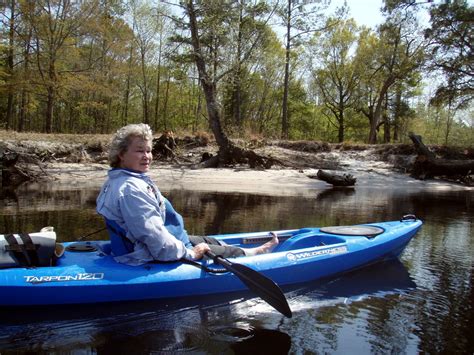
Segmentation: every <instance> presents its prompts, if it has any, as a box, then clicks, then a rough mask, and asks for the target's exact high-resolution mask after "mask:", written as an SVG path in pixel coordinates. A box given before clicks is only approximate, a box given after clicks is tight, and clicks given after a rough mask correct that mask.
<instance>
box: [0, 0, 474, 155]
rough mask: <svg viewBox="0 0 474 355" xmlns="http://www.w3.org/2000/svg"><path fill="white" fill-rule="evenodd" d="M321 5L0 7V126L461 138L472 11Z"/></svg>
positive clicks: (292, 1) (117, 2)
mask: <svg viewBox="0 0 474 355" xmlns="http://www.w3.org/2000/svg"><path fill="white" fill-rule="evenodd" d="M329 3H330V1H327V0H313V1H308V0H279V1H278V0H266V1H260V0H206V1H196V0H194V1H192V0H186V1H171V0H170V1H163V0H161V1H152V0H85V1H81V0H37V1H32V0H4V1H2V2H0V33H1V37H0V93H1V94H0V129H3V130H11V131H17V132H43V133H70V134H85V133H86V134H104V133H111V132H113V131H114V130H116V129H117V128H119V127H121V126H122V125H125V124H127V123H138V122H144V123H148V124H150V126H151V127H152V128H153V130H154V131H155V132H156V133H157V134H159V133H161V132H164V131H173V132H179V133H186V134H198V133H199V132H210V133H212V134H214V136H215V137H216V140H217V142H218V143H219V146H222V145H223V144H224V145H225V144H226V140H227V137H231V138H240V137H264V138H273V139H277V138H278V139H279V138H281V139H291V140H319V141H327V142H361V143H369V144H375V143H399V142H407V141H409V138H408V134H409V132H416V134H419V135H421V136H423V139H424V141H425V142H426V143H429V144H440V145H454V146H464V147H466V146H468V147H472V145H473V142H474V107H473V100H472V99H473V80H474V69H473V54H472V46H473V43H474V38H473V37H474V36H473V31H474V30H473V28H474V27H473V18H474V8H473V6H472V5H471V4H469V2H468V1H465V0H452V1H446V0H442V1H424V0H423V1H421V0H417V1H414V0H385V1H384V3H383V7H382V8H381V12H382V15H383V19H384V20H383V22H382V23H381V24H380V25H379V26H377V27H376V28H368V27H366V26H363V25H359V24H357V22H356V21H355V20H354V19H353V18H351V16H350V11H349V9H348V6H347V4H346V5H345V6H342V7H340V8H337V9H336V10H335V11H333V12H330V11H329V10H328V6H329ZM349 4H350V1H349Z"/></svg>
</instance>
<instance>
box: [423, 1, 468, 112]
mask: <svg viewBox="0 0 474 355" xmlns="http://www.w3.org/2000/svg"><path fill="white" fill-rule="evenodd" d="M430 15H431V27H430V28H429V29H427V30H426V31H425V36H426V37H427V38H429V39H430V40H431V41H432V61H431V69H433V70H437V71H439V72H441V73H442V75H444V77H445V81H444V83H442V84H441V85H440V86H439V87H438V89H437V91H436V94H435V96H434V97H433V99H432V102H433V103H434V104H437V105H440V104H446V103H448V104H453V103H456V105H457V106H458V107H467V106H468V105H469V103H470V102H471V101H472V100H473V98H474V69H473V65H472V61H473V55H474V54H473V52H472V46H473V43H474V28H473V18H474V7H473V6H472V5H469V4H468V2H467V1H466V0H453V1H449V2H446V3H441V4H439V5H438V6H435V7H433V8H432V9H431V12H430Z"/></svg>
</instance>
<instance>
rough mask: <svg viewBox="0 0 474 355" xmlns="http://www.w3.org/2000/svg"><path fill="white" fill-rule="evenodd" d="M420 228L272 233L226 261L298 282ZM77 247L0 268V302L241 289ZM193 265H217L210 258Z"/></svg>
mask: <svg viewBox="0 0 474 355" xmlns="http://www.w3.org/2000/svg"><path fill="white" fill-rule="evenodd" d="M421 225H422V222H421V221H420V220H417V219H409V220H402V221H392V222H382V223H373V224H367V225H364V226H369V227H375V228H378V229H379V230H381V233H380V234H378V235H376V236H365V235H344V234H332V233H327V232H324V231H322V229H320V228H304V229H299V230H285V231H279V232H277V234H278V235H279V236H281V240H282V241H281V242H280V244H279V246H278V247H277V248H276V249H275V250H274V252H272V253H269V254H263V255H257V256H252V257H242V258H238V259H229V260H230V261H231V262H234V263H239V264H243V265H246V266H248V267H250V268H252V269H254V270H256V271H258V272H260V273H262V274H264V275H265V276H267V277H269V278H270V279H272V280H273V281H275V282H276V283H277V284H278V285H280V286H285V285H292V284H299V283H304V282H308V281H312V280H317V279H321V278H325V277H329V276H332V275H336V274H341V273H344V272H347V271H350V270H353V269H356V268H360V267H363V266H366V265H368V264H372V263H376V262H381V261H384V260H387V259H392V258H397V257H398V256H399V255H400V254H401V252H402V251H403V250H404V248H405V247H406V245H407V244H408V243H409V241H410V240H411V239H412V238H413V236H414V235H415V234H416V232H417V231H418V229H419V228H420V227H421ZM267 235H268V232H257V233H239V234H226V235H218V236H214V237H216V238H218V239H221V240H223V241H225V242H226V243H228V244H233V245H242V246H243V247H252V246H255V245H258V242H259V240H260V239H264V238H265V237H266V236H267ZM284 238H286V239H287V240H286V241H285V240H284ZM81 244H82V245H86V246H88V248H82V249H86V250H85V251H77V250H75V251H74V248H69V247H70V246H76V245H77V243H63V245H64V246H65V248H66V251H65V253H64V254H63V256H62V257H61V258H59V259H58V261H57V263H56V265H55V266H49V267H37V268H10V269H2V270H0V306H26V305H28V306H32V305H60V304H87V303H100V302H117V301H138V300H152V299H166V298H176V297H189V296H191V297H192V296H200V295H206V294H221V293H227V292H235V291H241V290H246V286H245V285H244V284H243V283H242V282H241V281H240V280H239V278H238V277H236V276H235V275H233V274H232V273H229V272H225V273H218V274H216V273H209V272H207V271H204V270H202V269H201V268H199V267H197V266H195V265H190V264H186V263H182V262H170V263H148V264H146V265H142V266H128V265H122V264H118V263H116V262H115V261H114V259H113V257H112V256H111V255H110V243H109V242H108V241H96V242H82V243H81ZM68 249H70V250H68ZM201 264H203V265H205V266H207V267H209V268H219V269H221V267H220V266H218V265H217V266H216V265H214V263H213V261H212V260H205V261H202V262H201Z"/></svg>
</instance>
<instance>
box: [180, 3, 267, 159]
mask: <svg viewBox="0 0 474 355" xmlns="http://www.w3.org/2000/svg"><path fill="white" fill-rule="evenodd" d="M185 10H186V13H187V15H188V18H189V27H190V31H191V42H192V46H193V55H194V61H195V63H196V67H197V69H198V73H199V80H200V82H201V87H202V89H203V92H204V97H205V99H206V107H207V114H208V120H209V126H210V127H211V130H212V133H213V134H214V137H215V139H216V142H217V144H218V146H219V152H218V155H217V156H216V157H213V158H211V159H209V160H207V161H206V162H205V164H206V165H205V166H210V164H217V165H220V164H222V165H226V164H232V163H247V164H249V166H250V167H252V168H253V167H257V166H259V167H264V168H269V167H271V165H272V164H273V163H274V160H273V159H271V158H265V157H261V156H259V155H257V154H255V152H253V151H248V150H244V149H241V148H239V147H236V146H235V145H234V144H232V142H231V141H230V140H229V138H228V137H227V135H226V134H225V133H224V130H223V129H222V124H221V116H220V111H219V107H218V102H217V88H216V82H215V80H212V79H211V78H210V76H209V74H208V72H207V69H206V63H205V61H204V55H203V52H202V47H201V42H200V37H199V28H198V23H197V16H196V12H195V9H194V4H193V1H192V0H188V1H187V2H186V4H185Z"/></svg>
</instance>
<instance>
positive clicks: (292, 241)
mask: <svg viewBox="0 0 474 355" xmlns="http://www.w3.org/2000/svg"><path fill="white" fill-rule="evenodd" d="M344 242H345V240H344V239H343V238H340V237H337V236H328V235H322V234H319V233H317V232H315V231H314V230H312V231H311V232H307V233H301V234H296V235H294V236H293V237H291V238H289V239H287V240H285V241H284V242H283V243H280V244H278V246H277V247H276V248H275V249H274V252H280V251H290V250H296V249H304V248H314V247H318V246H324V245H331V244H338V243H344Z"/></svg>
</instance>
